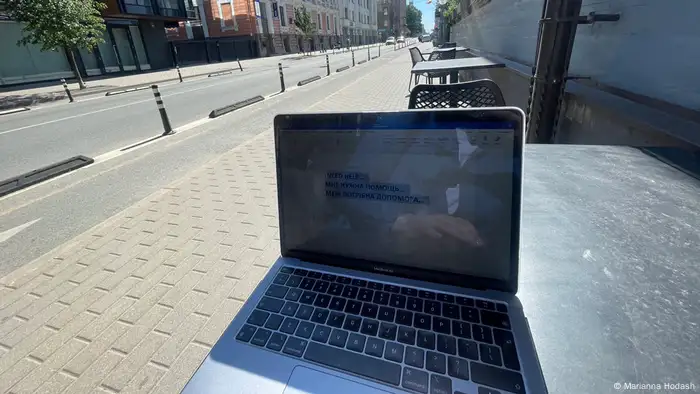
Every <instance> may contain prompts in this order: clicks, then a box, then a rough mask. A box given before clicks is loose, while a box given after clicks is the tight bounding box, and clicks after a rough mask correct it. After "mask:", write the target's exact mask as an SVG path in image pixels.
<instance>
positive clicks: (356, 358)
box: [236, 267, 525, 394]
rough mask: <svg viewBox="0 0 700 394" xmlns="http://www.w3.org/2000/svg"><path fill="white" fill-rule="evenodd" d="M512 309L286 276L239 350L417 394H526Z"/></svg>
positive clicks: (249, 325)
mask: <svg viewBox="0 0 700 394" xmlns="http://www.w3.org/2000/svg"><path fill="white" fill-rule="evenodd" d="M507 312H508V310H507V307H506V305H505V304H501V303H495V302H493V301H487V300H480V299H475V298H469V297H461V296H455V295H451V294H445V293H436V292H432V291H426V290H418V289H415V288H411V287H406V286H397V285H392V284H385V283H379V282H371V281H367V280H363V279H355V278H349V277H344V276H338V275H332V274H327V273H322V272H319V271H312V270H305V269H300V268H296V269H295V268H292V267H282V269H281V270H280V271H279V273H278V274H277V275H276V276H275V279H274V281H273V283H272V284H271V285H270V286H269V287H268V288H267V291H266V292H265V295H264V296H263V297H262V299H261V300H260V302H258V305H257V307H256V309H255V310H254V311H253V312H252V313H251V314H250V316H248V319H247V321H246V324H244V325H243V327H242V328H241V329H240V331H239V332H238V334H237V335H236V339H237V340H239V341H241V342H246V343H250V344H252V345H255V346H259V347H263V348H266V349H268V350H271V351H275V352H282V353H284V354H286V355H289V356H292V357H298V358H302V359H304V360H306V361H310V362H314V363H318V364H321V365H324V366H328V367H331V368H335V369H338V370H342V371H346V372H349V373H352V374H355V375H359V376H362V377H366V378H370V379H373V380H376V381H379V382H382V383H385V384H388V385H391V386H396V387H401V388H403V389H406V390H409V391H414V392H417V393H430V394H459V392H458V391H453V389H452V386H453V381H454V380H458V379H461V380H466V381H472V382H474V383H476V384H477V385H478V386H479V390H478V394H498V393H500V391H499V390H504V391H508V392H512V393H517V394H521V393H525V387H524V384H523V378H522V375H521V374H520V363H519V361H518V354H517V352H516V349H515V342H514V339H513V334H512V332H511V330H510V320H509V319H508V314H507Z"/></svg>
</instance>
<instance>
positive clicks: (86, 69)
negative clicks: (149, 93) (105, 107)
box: [0, 0, 192, 85]
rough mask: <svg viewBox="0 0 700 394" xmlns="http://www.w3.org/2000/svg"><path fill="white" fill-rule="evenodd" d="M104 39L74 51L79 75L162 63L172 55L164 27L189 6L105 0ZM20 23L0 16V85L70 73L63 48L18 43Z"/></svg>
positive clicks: (171, 1) (164, 0)
mask: <svg viewBox="0 0 700 394" xmlns="http://www.w3.org/2000/svg"><path fill="white" fill-rule="evenodd" d="M105 4H106V5H107V8H106V9H105V10H104V11H103V13H102V14H103V16H104V20H105V25H106V29H105V33H104V42H103V43H102V44H99V45H98V46H97V48H95V49H94V50H93V51H92V52H90V51H87V50H85V49H80V50H78V51H75V54H76V62H77V67H78V71H79V72H80V73H81V74H82V75H83V76H84V77H88V76H96V75H104V74H112V73H127V72H140V71H147V70H151V69H162V68H168V67H171V66H172V65H173V56H172V51H171V49H170V45H169V42H168V39H167V37H166V33H165V29H166V27H169V26H177V24H178V22H180V21H184V20H187V19H188V18H189V17H190V16H191V12H192V9H191V7H190V6H189V2H187V1H186V0H157V1H156V0H106V1H105ZM21 37H22V25H21V24H20V23H17V22H15V21H12V20H9V18H7V17H5V18H4V20H0V50H1V51H2V53H3V54H4V56H3V60H2V61H1V62H0V85H14V84H22V83H30V82H39V81H48V80H57V79H60V78H72V77H73V76H74V70H72V68H71V66H70V62H69V61H68V57H67V54H66V53H65V51H53V52H42V51H40V49H39V47H38V46H34V45H29V46H21V47H18V46H17V45H16V42H17V40H19V39H20V38H21Z"/></svg>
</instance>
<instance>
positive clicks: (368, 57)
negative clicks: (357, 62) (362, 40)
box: [367, 47, 371, 61]
mask: <svg viewBox="0 0 700 394" xmlns="http://www.w3.org/2000/svg"><path fill="white" fill-rule="evenodd" d="M370 59H371V57H370V55H369V47H367V61H370Z"/></svg>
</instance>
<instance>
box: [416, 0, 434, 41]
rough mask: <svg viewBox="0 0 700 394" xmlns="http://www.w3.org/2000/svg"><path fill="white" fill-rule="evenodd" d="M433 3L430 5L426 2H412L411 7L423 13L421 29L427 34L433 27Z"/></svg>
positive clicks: (417, 0)
mask: <svg viewBox="0 0 700 394" xmlns="http://www.w3.org/2000/svg"><path fill="white" fill-rule="evenodd" d="M435 1H436V0H433V1H432V2H431V3H430V4H427V3H426V0H414V1H413V5H414V6H416V8H418V9H419V10H420V11H421V12H422V13H423V28H424V29H425V31H426V32H427V33H430V32H432V31H433V27H435Z"/></svg>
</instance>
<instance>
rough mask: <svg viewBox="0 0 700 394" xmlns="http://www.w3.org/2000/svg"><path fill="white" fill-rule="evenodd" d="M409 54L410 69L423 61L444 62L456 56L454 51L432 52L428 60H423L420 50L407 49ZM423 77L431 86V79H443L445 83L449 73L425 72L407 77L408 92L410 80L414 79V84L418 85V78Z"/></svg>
mask: <svg viewBox="0 0 700 394" xmlns="http://www.w3.org/2000/svg"><path fill="white" fill-rule="evenodd" d="M408 51H409V53H410V54H411V62H412V63H413V64H412V65H411V67H413V66H415V65H416V64H417V63H419V62H425V61H433V60H446V59H454V58H455V55H456V54H457V52H456V51H441V52H432V53H431V54H430V56H429V57H428V60H425V57H424V56H423V54H422V53H421V51H420V49H418V48H416V47H413V48H409V50H408ZM421 75H422V76H424V77H425V78H426V80H427V81H428V83H430V84H432V83H433V78H440V79H444V80H445V82H446V81H447V77H448V76H449V75H450V73H449V72H427V73H423V74H419V75H415V76H414V75H413V74H411V76H410V77H409V80H408V91H409V92H410V91H411V84H412V83H413V81H412V79H413V78H414V77H415V80H416V81H415V83H416V85H417V84H418V82H419V80H420V76H421Z"/></svg>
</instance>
